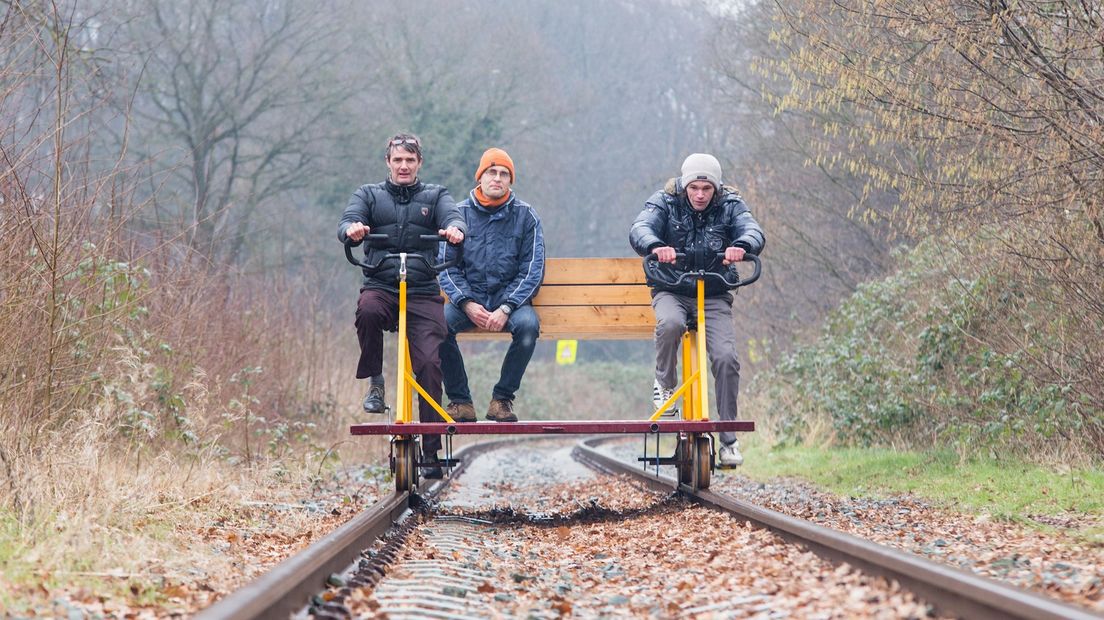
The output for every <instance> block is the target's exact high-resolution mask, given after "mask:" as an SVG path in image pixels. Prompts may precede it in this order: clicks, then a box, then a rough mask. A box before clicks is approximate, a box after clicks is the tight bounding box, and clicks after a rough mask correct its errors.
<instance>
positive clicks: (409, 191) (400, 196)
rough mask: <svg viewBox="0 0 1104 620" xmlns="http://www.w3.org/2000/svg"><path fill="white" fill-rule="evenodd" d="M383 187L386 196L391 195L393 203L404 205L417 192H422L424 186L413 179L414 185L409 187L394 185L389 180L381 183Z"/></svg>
mask: <svg viewBox="0 0 1104 620" xmlns="http://www.w3.org/2000/svg"><path fill="white" fill-rule="evenodd" d="M383 187H384V189H386V190H387V193H388V194H391V196H392V197H393V198H394V199H395V202H398V203H399V204H406V203H408V202H410V200H411V199H412V198H414V196H415V195H416V194H417V193H418V192H420V191H422V188H423V187H425V185H424V184H423V183H422V182H421V181H420V180H418V179H415V180H414V183H413V184H411V185H396V184H395V183H393V182H392V181H391V179H390V178H389V179H387V180H386V181H384V182H383Z"/></svg>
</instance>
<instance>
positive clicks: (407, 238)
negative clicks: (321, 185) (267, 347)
mask: <svg viewBox="0 0 1104 620" xmlns="http://www.w3.org/2000/svg"><path fill="white" fill-rule="evenodd" d="M385 158H386V161H387V168H388V171H389V174H388V178H387V180H386V181H383V182H382V183H373V184H367V185H362V186H361V187H360V188H359V189H357V190H356V192H354V193H353V196H352V198H350V199H349V205H348V206H347V207H345V212H344V213H343V214H342V215H341V223H340V224H339V225H338V231H337V238H338V239H339V240H340V241H341V242H342V243H346V242H347V241H351V242H352V243H353V244H354V245H360V244H361V242H363V241H364V239H365V235H367V234H369V233H380V234H386V235H388V238H387V240H374V239H369V240H367V241H366V242H365V250H364V256H365V262H366V263H368V264H370V265H374V264H376V263H378V262H379V261H380V260H381V259H382V258H383V257H384V256H385V255H387V254H389V253H398V252H406V253H408V254H419V255H421V256H424V257H425V258H426V259H427V260H428V261H429V263H430V264H432V263H435V262H436V259H437V249H438V248H437V246H438V243H437V242H435V241H427V240H422V239H421V238H420V236H421V235H428V234H433V235H438V236H440V237H443V238H444V239H446V240H448V241H449V243H454V244H455V243H460V242H461V241H463V240H464V233H465V232H466V230H467V227H466V225H465V224H464V220H463V218H461V217H460V212H459V211H458V210H457V209H456V204H455V203H454V202H453V200H452V197H451V196H449V193H448V190H447V189H445V188H444V187H442V186H440V185H431V184H428V183H423V182H422V181H421V180H420V179H419V178H418V170H419V169H420V168H421V166H422V145H421V142H420V141H419V140H418V138H417V137H416V136H414V135H412V134H406V133H402V134H398V135H396V136H394V137H393V138H391V139H390V140H388V142H387V150H386V152H385ZM406 272H407V275H406V282H407V303H406V315H407V316H406V318H407V337H408V339H409V343H410V365H411V370H412V371H413V373H414V376H415V377H416V378H417V380H418V384H419V385H421V386H422V389H424V390H425V391H426V393H427V394H429V395H430V396H431V397H432V398H433V399H434V400H436V401H440V400H441V360H440V357H439V350H440V347H441V342H442V341H443V340H444V339H445V334H446V331H447V328H446V324H445V315H444V311H443V303H444V300H443V299H442V298H441V291H440V288H439V287H438V285H437V273H436V272H434V271H433V270H432V269H431V268H430V267H429V265H428V264H426V263H425V262H423V261H421V260H419V259H413V260H410V259H409V258H408V260H407V262H406ZM398 320H399V259H398V258H390V259H386V260H384V261H383V265H382V268H381V269H379V270H378V271H376V273H374V274H369V273H367V271H365V274H364V283H363V285H362V286H361V289H360V298H359V300H358V301H357V309H356V323H355V324H356V330H357V339H358V340H359V342H360V361H359V362H358V363H357V371H356V376H357V378H358V379H369V383H370V386H369V389H368V394H367V395H366V396H365V399H364V409H365V411H367V412H369V413H383V412H384V405H383V331H384V330H385V329H386V330H391V331H394V330H395V329H396V328H397V326H398ZM419 401H420V402H419V408H418V419H419V420H420V421H422V422H440V421H442V420H441V417H440V416H439V415H438V414H437V411H436V410H434V409H433V406H432V405H430V404H429V403H428V402H426V400H425V399H424V398H419ZM440 448H441V436H440V435H424V436H423V437H422V455H423V460H424V461H429V462H436V461H437V460H438V457H437V451H438V450H440ZM423 475H424V476H425V477H426V478H440V477H441V476H442V475H443V473H442V471H441V468H440V467H433V468H429V469H427V470H425V471H424V474H423Z"/></svg>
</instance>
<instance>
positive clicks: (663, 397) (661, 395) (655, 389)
mask: <svg viewBox="0 0 1104 620" xmlns="http://www.w3.org/2000/svg"><path fill="white" fill-rule="evenodd" d="M674 393H675V390H674V388H665V387H663V386H661V385H660V384H659V379H656V381H655V383H654V384H653V385H652V406H653V407H655V408H656V409H659V408H660V407H662V406H663V403H665V402H667V401H668V400H670V399H671V396H672V395H674ZM660 417H661V418H681V417H682V414H681V413H679V409H678V407H676V406H674V405H671V406H670V407H668V408H667V410H666V411H664V412H663V415H661V416H660Z"/></svg>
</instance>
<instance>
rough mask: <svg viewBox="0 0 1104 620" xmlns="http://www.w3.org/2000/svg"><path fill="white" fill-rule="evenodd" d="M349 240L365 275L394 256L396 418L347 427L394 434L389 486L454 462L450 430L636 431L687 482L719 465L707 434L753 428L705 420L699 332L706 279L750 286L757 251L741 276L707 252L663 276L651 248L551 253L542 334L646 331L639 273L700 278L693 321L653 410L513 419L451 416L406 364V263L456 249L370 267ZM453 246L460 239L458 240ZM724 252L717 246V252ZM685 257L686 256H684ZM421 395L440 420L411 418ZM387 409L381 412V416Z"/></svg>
mask: <svg viewBox="0 0 1104 620" xmlns="http://www.w3.org/2000/svg"><path fill="white" fill-rule="evenodd" d="M386 238H387V235H373V234H369V235H367V236H366V237H365V240H368V239H372V240H381V239H386ZM422 238H423V239H426V240H428V239H430V238H433V239H436V240H439V241H440V238H439V237H436V236H435V235H423V236H422ZM353 247H354V245H353V244H351V243H348V242H347V243H346V244H345V257H346V259H347V260H348V261H349V262H350V263H351V264H353V265H355V266H357V267H360V268H361V269H363V270H364V271H365V273H367V274H369V275H371V274H373V273H375V272H376V271H378V270H379V268H380V266H381V265H382V264H383V262H384V261H387V260H398V261H399V271H398V278H399V282H398V288H399V313H398V315H399V320H398V347H397V359H396V363H395V375H396V381H395V385H396V388H397V389H396V391H395V407H394V410H393V416H392V417H393V419H392V420H391V421H390V422H379V423H362V424H353V425H351V426H350V433H351V434H352V435H389V436H390V437H391V450H390V459H389V460H390V467H391V471H392V473H393V474H394V480H395V490H396V491H397V492H400V493H401V492H407V491H414V490H416V488H417V486H418V482H419V470H420V469H422V468H428V467H443V468H446V469H451V468H452V467H455V466H456V465H457V464H458V461H457V460H456V459H455V458H453V451H452V438H453V437H454V436H456V435H567V434H576V435H592V434H593V435H601V434H639V435H643V436H644V440H645V449H644V456H643V457H641V458H639V459H638V460H639V461H641V462H643V463H644V466H645V467H651V466H654V467H655V468H656V470H657V472H658V469H659V467H660V466H661V465H673V466H674V467H675V470H676V472H677V476H678V482H679V484H682V485H688V486H689V487H691V488H693V489H707V488H709V483H710V478H711V477H712V473H713V471H714V469H715V468H716V449H715V445H714V440H713V435H712V434H713V433H716V432H721V431H733V432H750V431H754V430H755V423H754V422H753V421H751V420H711V419H710V418H709V398H710V394H709V379H710V376H711V375H710V371H709V356H708V351H707V348H706V337H705V336H706V332H705V283H706V281H707V280H708V279H715V280H717V281H719V282H721V283H723V285H724V286H725V287H726V288H727V289H728V290H735V289H738V288H740V287H743V286H747V285H749V284H752V283H753V282H755V281H756V280H758V279H759V276H760V273H761V263H760V261H759V257H757V256H754V255H751V254H747V255H745V257H744V261H743V262H750V263H752V265H753V269H754V271H753V273H752V274H751V275H750V276H749V277H747V278H746V279H741V278H740V274H739V272H738V271H737V270H736V265H735V264H733V265H730V267H729V269H728V271H727V272H726V273H725V274H718V273H714V272H710V271H706V269H705V268H704V267H703V266H704V264H705V261H706V260H707V259H710V258H712V257H713V256H714V255H713V254H712V253H710V254H706V255H703V254H702V253H698V255H696V256H695V255H686V254H678V255H677V258H678V260H680V261H683V265H684V266H686V267H688V268H687V269H685V270H684V271H682V272H681V273H680V274H679V276H678V278H677V279H672V278H670V277H666V276H667V274H665V273H664V272H663V271H662V270H660V269H658V268H657V266H658V265H659V262H658V259H657V258H656V256H655V255H654V254H652V255H649V256H646V257H644V260H643V268H642V265H641V260H640V259H639V258H558V259H557V258H550V259H547V260H546V263H545V279H544V282H543V283H542V285H541V288H540V290H539V292H538V293H537V295H536V296H535V297H534V299H533V301H532V303H533V307H534V309H535V310H536V311H537V314H538V316H539V317H540V321H541V337H542V338H557V339H558V338H578V339H584V340H585V339H602V340H610V339H614V340H620V339H649V340H650V339H652V338H653V336H654V329H655V319H654V315H653V311H652V307H651V293H650V289H649V288H648V286H647V284H646V279H645V272H647V273H649V274H652V275H653V276H654V277H656V278H659V279H660V281H663V282H665V283H670V284H679V283H682V282H686V281H693V282H695V283H696V289H697V312H696V322H695V321H690V324H689V325H687V329H686V331H685V332H684V333H683V336H682V344H681V362H682V363H681V383H680V384H679V385H678V387H676V388H675V390H674V392H673V394H672V396H671V398H670V399H668V400H667V402H665V403H663V404H662V405H661V406H660V407H659V409H657V410H656V411H654V412H652V413H651V414H650V415H648V416H646V417H644V416H642V419H634V420H564V421H554V420H521V421H517V422H492V421H478V422H457V421H456V420H454V419H453V418H452V417H451V416H450V415H449V414H448V412H446V411H445V409H444V408H443V407H442V406H441V404H440V403H438V402H436V401H435V400H433V399H432V398H430V396H429V395H428V394H427V393H426V391H425V389H423V387H422V386H420V385H418V383H417V381H416V379H415V377H414V375H413V373H412V371H411V364H410V350H409V343H408V341H407V322H406V308H407V306H406V303H407V283H406V272H407V270H406V266H407V262H408V261H410V260H419V261H422V262H423V263H424V264H426V265H427V266H428V267H430V268H431V269H433V270H435V271H437V272H440V271H443V270H445V269H448V268H449V267H451V266H452V265H454V264H456V262H457V261H458V260H459V254H457V256H456V257H455V258H454V259H453V260H452V261H450V262H448V263H445V262H442V263H440V264H431V263H430V261H428V260H426V259H425V257H423V256H422V255H420V254H414V253H388V254H387V255H385V256H382V257H381V258H380V260H379V261H378V262H377V263H376V264H374V265H372V264H367V263H365V262H364V261H361V260H359V259H357V258H356V257H355V256H354V255H353V252H352V248H353ZM456 247H459V246H456ZM716 256H718V257H722V258H723V256H724V254H723V253H721V254H719V255H716ZM687 263H689V264H687ZM462 337H465V338H476V339H487V338H509V337H510V333H509V332H507V331H503V332H497V333H491V332H483V331H475V332H465V333H464V334H462ZM415 393H417V394H418V395H419V396H421V397H422V398H423V399H425V401H426V402H427V403H429V404H430V405H431V406H432V407H433V409H434V410H436V411H437V413H438V415H440V417H441V420H442V421H440V422H420V421H416V420H415V419H414V413H413V412H414V394H415ZM679 398H682V399H683V407H682V408H681V410H680V412H679V413H680V415H679V416H678V417H675V418H670V417H665V416H664V414H665V412H666V411H667V410H668V409H670V408H671V406H672V405H673V404H674V403H675V402H676V401H677V400H678V399H679ZM385 415H386V414H385ZM663 434H674V435H676V441H675V448H674V454H672V455H671V456H660V455H659V449H660V446H659V439H660V435H663ZM422 435H441V436H442V442H441V443H442V448H443V450H444V453H445V454H444V458H441V459H440V460H439V461H436V462H433V463H428V462H422V461H420V460H419V455H420V454H421V451H420V449H419V447H420V437H421V436H422ZM649 439H654V443H655V453H654V456H649V455H648V441H649Z"/></svg>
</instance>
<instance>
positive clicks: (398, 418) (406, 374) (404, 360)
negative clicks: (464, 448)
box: [395, 252, 456, 424]
mask: <svg viewBox="0 0 1104 620" xmlns="http://www.w3.org/2000/svg"><path fill="white" fill-rule="evenodd" d="M398 349H399V353H398V361H397V363H396V364H395V367H396V368H397V369H398V372H397V373H396V374H397V375H398V380H397V381H396V382H395V384H396V385H397V386H398V391H397V392H396V393H395V424H410V423H412V422H413V421H414V392H415V391H417V392H418V394H420V395H421V397H422V398H424V399H425V400H426V402H428V403H429V404H430V405H432V406H433V408H434V409H436V410H437V413H439V414H441V417H442V418H443V419H444V420H445V422H447V423H449V424H455V423H456V420H453V419H452V417H451V416H449V414H448V413H446V412H445V410H444V409H443V408H442V407H441V404H440V403H438V402H437V401H435V400H433V398H431V397H430V396H429V394H426V391H425V390H424V389H423V388H422V386H420V385H418V381H417V380H416V379H415V378H414V374H413V373H412V372H411V370H410V369H411V364H410V342H409V340H408V339H407V337H406V253H405V252H404V253H402V254H399V347H398Z"/></svg>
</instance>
